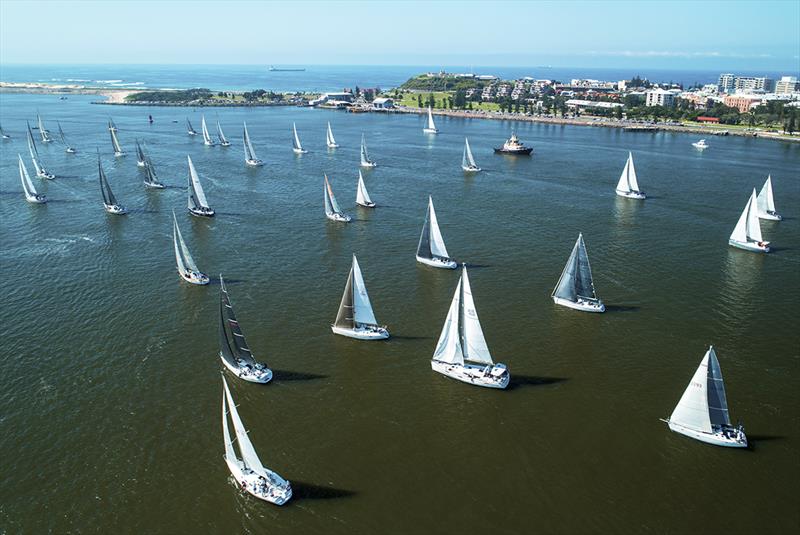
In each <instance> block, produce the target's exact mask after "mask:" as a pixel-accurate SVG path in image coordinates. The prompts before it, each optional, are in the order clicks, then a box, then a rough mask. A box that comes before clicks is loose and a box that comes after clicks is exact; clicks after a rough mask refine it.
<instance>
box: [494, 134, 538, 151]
mask: <svg viewBox="0 0 800 535" xmlns="http://www.w3.org/2000/svg"><path fill="white" fill-rule="evenodd" d="M494 152H495V154H511V155H514V156H518V155H519V156H530V154H531V152H533V147H526V146H525V145H524V144H523V143H521V142H520V140H519V138H518V137H517V134H513V133H512V134H511V138H510V139H509V140H508V141H506V142H505V143H503V146H502V147H500V148H499V149H494Z"/></svg>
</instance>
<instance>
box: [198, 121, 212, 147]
mask: <svg viewBox="0 0 800 535" xmlns="http://www.w3.org/2000/svg"><path fill="white" fill-rule="evenodd" d="M200 128H201V129H202V130H203V143H205V144H206V145H213V144H214V141H213V140H212V139H211V136H210V135H209V133H208V127H207V126H206V116H205V115H201V116H200Z"/></svg>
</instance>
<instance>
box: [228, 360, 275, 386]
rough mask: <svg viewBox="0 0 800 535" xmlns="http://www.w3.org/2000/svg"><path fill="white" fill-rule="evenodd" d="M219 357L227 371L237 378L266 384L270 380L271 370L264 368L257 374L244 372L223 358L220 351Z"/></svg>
mask: <svg viewBox="0 0 800 535" xmlns="http://www.w3.org/2000/svg"><path fill="white" fill-rule="evenodd" d="M219 358H220V360H221V361H222V364H224V365H225V367H226V368H228V371H229V372H231V373H232V374H234V375H235V376H236V377H238V378H239V379H243V380H245V381H248V382H250V383H260V384H266V383H268V382H270V381H271V380H272V370H270V369H267V370H265V371H264V373H258V374H256V373H245V372H244V370H243V369H242V368H237V367H235V366H233V365H231V364H230V363H229V362H228V361H227V360H225V359H224V358H223V357H222V354H221V353H220V355H219Z"/></svg>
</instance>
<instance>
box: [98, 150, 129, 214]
mask: <svg viewBox="0 0 800 535" xmlns="http://www.w3.org/2000/svg"><path fill="white" fill-rule="evenodd" d="M97 172H98V174H99V175H100V193H101V194H102V195H103V207H104V208H105V209H106V212H108V213H109V214H114V215H125V214H127V213H128V210H126V209H125V207H124V206H122V205H121V204H119V202H117V198H116V197H115V196H114V192H113V191H111V186H109V184H108V179H107V178H106V173H105V172H104V171H103V166H102V165H101V164H100V154H99V151H98V154H97Z"/></svg>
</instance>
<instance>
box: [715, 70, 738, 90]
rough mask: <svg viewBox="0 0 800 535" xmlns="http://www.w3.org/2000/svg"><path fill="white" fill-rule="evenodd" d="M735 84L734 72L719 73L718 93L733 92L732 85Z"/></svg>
mask: <svg viewBox="0 0 800 535" xmlns="http://www.w3.org/2000/svg"><path fill="white" fill-rule="evenodd" d="M735 84H736V75H735V74H730V73H728V74H720V75H719V81H718V82H717V88H718V89H719V92H720V93H733V87H734V85H735Z"/></svg>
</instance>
